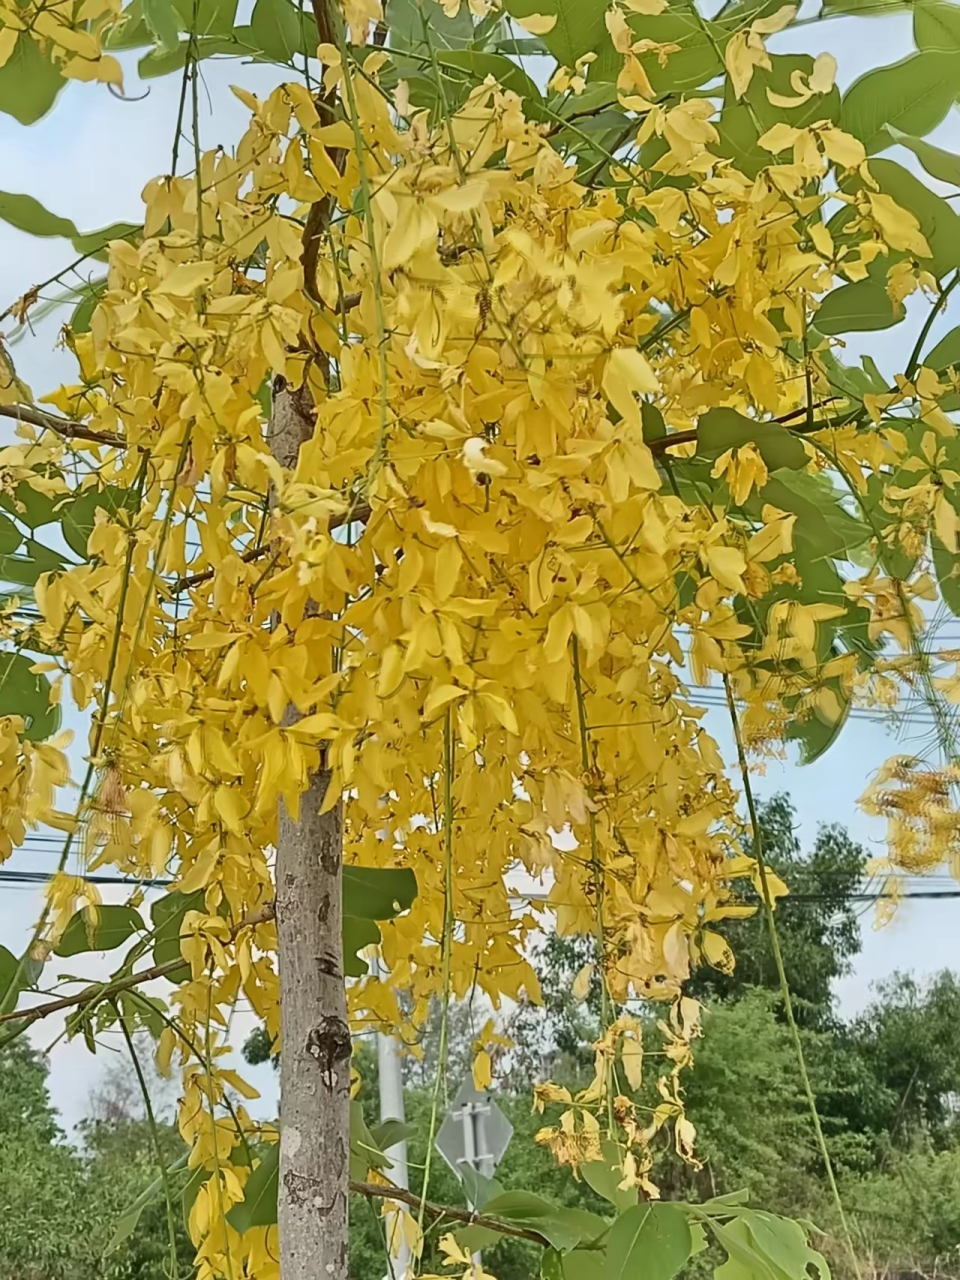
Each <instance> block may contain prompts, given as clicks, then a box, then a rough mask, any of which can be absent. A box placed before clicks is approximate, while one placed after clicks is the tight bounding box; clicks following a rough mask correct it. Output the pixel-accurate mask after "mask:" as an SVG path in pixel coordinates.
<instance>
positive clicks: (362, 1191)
mask: <svg viewBox="0 0 960 1280" xmlns="http://www.w3.org/2000/svg"><path fill="white" fill-rule="evenodd" d="M350 1190H351V1191H353V1192H354V1193H355V1194H356V1195H358V1196H366V1197H367V1198H368V1199H370V1200H396V1201H398V1202H399V1203H400V1204H408V1205H410V1206H411V1208H414V1209H419V1208H420V1197H419V1196H418V1195H415V1194H414V1193H413V1192H412V1191H406V1190H405V1189H404V1188H402V1187H392V1186H383V1185H381V1184H380V1183H379V1182H353V1181H351V1183H350ZM423 1207H424V1209H425V1211H426V1212H427V1213H429V1214H430V1216H431V1217H432V1218H450V1219H452V1220H453V1221H454V1222H463V1223H466V1224H467V1226H470V1227H486V1229H487V1230H488V1231H496V1232H498V1233H499V1234H500V1235H502V1236H514V1237H516V1239H518V1240H532V1241H533V1243H534V1244H539V1245H542V1246H543V1248H545V1249H546V1248H549V1245H550V1241H549V1240H547V1239H546V1238H545V1237H544V1236H542V1235H540V1233H539V1232H537V1231H531V1230H530V1229H529V1228H528V1227H515V1226H513V1224H512V1223H509V1222H501V1220H500V1219H499V1218H488V1217H487V1216H486V1215H485V1214H482V1213H474V1212H472V1210H470V1209H458V1208H456V1207H455V1206H454V1205H449V1204H434V1203H433V1202H432V1201H430V1200H427V1201H426V1203H425V1204H424V1206H423Z"/></svg>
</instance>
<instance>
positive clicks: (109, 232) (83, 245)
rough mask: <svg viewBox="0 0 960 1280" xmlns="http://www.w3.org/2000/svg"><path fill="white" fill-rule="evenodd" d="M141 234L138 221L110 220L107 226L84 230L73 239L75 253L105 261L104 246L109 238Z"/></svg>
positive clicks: (129, 237) (127, 238)
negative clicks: (94, 229)
mask: <svg viewBox="0 0 960 1280" xmlns="http://www.w3.org/2000/svg"><path fill="white" fill-rule="evenodd" d="M142 234H143V224H142V223H140V222H111V223H110V225H109V226H108V227H100V229H99V230H97V231H85V232H82V233H81V234H80V235H78V236H77V237H76V238H75V239H74V241H73V247H74V248H75V249H76V251H77V253H83V254H86V255H87V256H88V257H91V258H94V257H95V258H97V259H99V260H100V261H106V252H105V251H106V248H107V246H108V245H109V244H110V241H111V240H132V239H134V238H135V237H136V236H138V235H142Z"/></svg>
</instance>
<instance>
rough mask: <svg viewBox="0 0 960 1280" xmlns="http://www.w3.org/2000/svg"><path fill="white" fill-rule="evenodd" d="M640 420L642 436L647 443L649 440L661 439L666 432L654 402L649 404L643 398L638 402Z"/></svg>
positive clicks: (664, 424) (665, 425) (661, 416)
mask: <svg viewBox="0 0 960 1280" xmlns="http://www.w3.org/2000/svg"><path fill="white" fill-rule="evenodd" d="M640 422H641V425H642V428H643V438H644V440H645V441H646V443H647V444H649V443H650V441H651V440H662V439H663V437H664V436H665V435H666V434H667V424H666V423H665V422H664V420H663V414H662V413H661V412H660V410H659V409H658V408H657V406H656V405H655V404H650V403H649V402H648V401H647V400H643V401H642V402H641V404H640Z"/></svg>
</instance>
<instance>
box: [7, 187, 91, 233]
mask: <svg viewBox="0 0 960 1280" xmlns="http://www.w3.org/2000/svg"><path fill="white" fill-rule="evenodd" d="M0 218H2V219H3V221H4V222H7V223H9V224H10V226H11V227H16V228H17V230H18V231H26V232H28V233H29V234H30V235H32V236H63V237H64V238H65V239H67V240H72V239H73V238H74V237H75V236H78V235H79V234H80V232H79V231H78V230H77V228H76V226H75V225H74V224H73V223H72V222H71V221H70V219H69V218H60V217H58V216H57V214H55V213H51V212H50V210H49V209H46V208H44V206H43V205H42V204H41V203H40V201H39V200H34V198H33V196H25V195H21V194H18V193H17V192H15V191H0Z"/></svg>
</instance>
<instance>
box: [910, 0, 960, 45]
mask: <svg viewBox="0 0 960 1280" xmlns="http://www.w3.org/2000/svg"><path fill="white" fill-rule="evenodd" d="M913 39H914V43H915V44H916V46H917V48H918V49H924V50H934V51H935V52H937V53H960V9H958V8H957V6H956V5H955V4H942V3H939V2H938V0H934V2H933V3H930V0H921V2H920V3H918V4H915V5H914V7H913Z"/></svg>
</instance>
